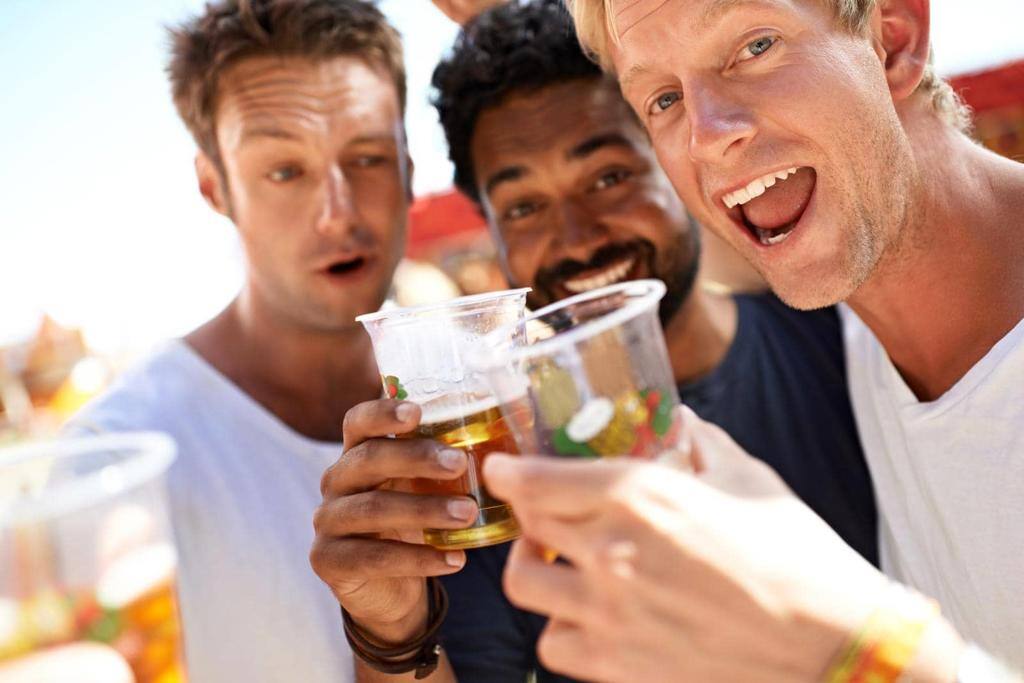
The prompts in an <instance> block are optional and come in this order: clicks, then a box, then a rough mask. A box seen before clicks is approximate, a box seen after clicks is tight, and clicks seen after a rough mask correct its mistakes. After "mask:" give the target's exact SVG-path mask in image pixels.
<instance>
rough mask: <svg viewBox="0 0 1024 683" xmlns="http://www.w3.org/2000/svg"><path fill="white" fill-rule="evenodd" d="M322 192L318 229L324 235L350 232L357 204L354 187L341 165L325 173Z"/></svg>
mask: <svg viewBox="0 0 1024 683" xmlns="http://www.w3.org/2000/svg"><path fill="white" fill-rule="evenodd" d="M322 193H323V198H322V200H321V201H322V206H321V209H320V215H319V217H318V218H317V222H316V231H317V232H319V233H320V234H322V235H330V234H342V233H345V232H348V230H349V229H350V228H351V226H352V223H353V219H354V216H355V205H354V203H353V201H352V187H351V185H350V184H349V182H348V180H347V179H346V178H345V173H344V171H342V169H341V168H340V167H339V166H332V167H331V168H330V169H329V170H328V172H327V173H326V174H325V176H324V180H323V189H322Z"/></svg>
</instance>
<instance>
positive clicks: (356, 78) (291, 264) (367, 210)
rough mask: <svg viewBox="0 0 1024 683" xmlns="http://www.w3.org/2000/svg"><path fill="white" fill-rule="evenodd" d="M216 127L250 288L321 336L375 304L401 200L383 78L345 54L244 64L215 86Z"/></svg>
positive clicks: (401, 165)
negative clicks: (217, 94) (321, 332)
mask: <svg viewBox="0 0 1024 683" xmlns="http://www.w3.org/2000/svg"><path fill="white" fill-rule="evenodd" d="M216 120H217V136H218V143H219V147H220V150H221V155H222V157H223V165H224V178H225V179H226V181H227V192H226V193H224V197H223V199H224V201H223V204H224V206H223V207H222V209H223V210H225V211H227V212H229V213H230V215H231V218H232V220H233V221H234V222H235V224H236V225H237V227H238V232H239V235H240V236H241V239H242V243H243V248H244V250H245V254H246V256H247V261H248V282H249V290H250V292H251V293H252V294H253V295H254V296H255V297H256V298H257V299H258V300H259V301H260V302H263V303H264V304H265V305H266V306H268V307H269V309H270V310H271V311H272V312H273V313H274V314H275V315H278V316H281V317H283V318H287V319H289V320H292V321H294V322H295V323H296V324H299V325H304V326H312V327H314V328H319V329H334V328H344V327H350V326H352V325H354V322H353V319H354V317H355V316H356V315H358V314H359V313H364V312H367V311H372V310H375V309H376V308H377V307H379V306H380V304H381V302H382V301H383V298H384V295H385V293H386V291H387V288H388V286H389V283H390V280H391V275H392V273H393V271H394V268H395V266H396V265H397V262H398V259H399V257H400V256H401V253H402V251H403V250H404V239H405V220H406V219H405V214H406V209H407V205H408V193H407V188H408V180H409V178H408V170H409V166H408V160H407V158H406V155H405V143H404V139H403V133H402V121H401V113H400V111H399V102H398V95H397V91H396V89H395V86H394V84H393V83H392V82H391V81H390V79H389V78H388V77H387V76H386V75H385V74H384V73H383V72H382V71H381V70H378V69H374V68H372V67H371V66H369V65H368V64H366V63H365V62H364V61H362V60H360V59H357V58H354V57H338V58H333V59H329V60H325V61H321V62H309V61H305V60H300V59H271V58H259V59H250V60H245V61H243V62H241V63H239V64H238V65H236V66H235V67H233V68H232V69H230V70H229V71H228V73H227V74H226V75H225V77H224V79H223V80H222V85H221V93H220V98H219V100H218V106H217V118H216Z"/></svg>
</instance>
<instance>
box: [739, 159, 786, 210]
mask: <svg viewBox="0 0 1024 683" xmlns="http://www.w3.org/2000/svg"><path fill="white" fill-rule="evenodd" d="M798 170H799V167H797V166H794V167H792V168H787V169H786V170H784V171H778V172H776V173H769V174H768V175H765V176H762V177H760V178H757V179H755V180H752V181H750V184H748V185H747V186H746V187H743V188H740V189H739V190H736V191H735V192H730V193H729V194H727V195H725V196H724V197H722V203H723V204H725V208H727V209H731V208H732V207H734V206H742V205H743V204H746V203H747V202H749V201H750V200H751V199H754V198H755V197H760V196H761V195H763V194H764V193H765V190H766V189H767V188H769V187H772V186H773V185H775V183H777V182H778V181H780V180H785V179H786V178H788V177H789V176H791V175H793V174H794V173H796V172H797V171H798Z"/></svg>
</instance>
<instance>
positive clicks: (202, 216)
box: [0, 0, 1024, 442]
mask: <svg viewBox="0 0 1024 683" xmlns="http://www.w3.org/2000/svg"><path fill="white" fill-rule="evenodd" d="M379 5H380V6H381V8H382V9H383V10H384V11H385V12H386V13H387V15H388V16H389V17H390V19H391V20H392V22H393V23H394V24H395V25H396V26H397V27H398V29H399V30H400V31H401V33H402V35H403V37H404V40H405V45H406V62H407V68H408V70H409V90H410V91H409V108H408V113H407V116H406V121H407V127H408V131H409V138H410V146H411V151H412V155H413V157H414V159H415V161H416V177H415V181H414V189H415V193H416V196H417V201H416V202H415V204H414V205H413V207H412V209H411V236H410V241H409V248H408V253H407V255H408V257H409V259H408V260H407V261H406V262H405V263H403V265H402V266H401V268H400V271H399V273H398V276H397V280H396V291H395V298H396V299H397V300H398V301H399V302H401V303H412V302H414V301H415V300H422V299H432V298H433V299H436V298H447V297H449V296H453V295H455V294H459V293H472V292H476V291H487V290H490V289H495V288H500V287H502V286H503V284H504V283H503V279H502V277H501V273H500V270H499V269H498V267H497V264H496V263H495V261H494V254H493V248H492V246H491V244H490V240H489V238H488V236H487V233H486V231H485V230H484V226H483V222H482V220H481V219H480V217H479V215H478V214H477V213H476V210H475V208H474V207H473V206H472V205H470V204H469V203H468V202H466V201H465V200H463V199H462V198H461V197H460V196H458V195H456V194H455V193H453V192H452V191H451V189H450V188H451V167H450V165H449V163H448V160H447V150H446V148H445V143H444V138H443V135H442V133H441V130H440V127H439V126H438V124H437V118H436V115H435V113H434V110H433V108H432V107H430V105H429V82H430V74H431V71H432V70H433V67H434V65H435V64H436V62H437V61H438V59H439V58H440V56H441V55H442V54H443V53H444V51H445V50H446V49H447V48H448V46H449V45H450V44H451V43H452V41H453V39H454V37H455V35H456V32H457V27H456V26H455V24H453V23H452V22H450V21H449V20H448V19H447V18H446V17H445V16H443V15H442V14H441V13H440V12H439V11H438V10H437V9H436V8H435V7H434V6H433V5H432V4H431V3H430V2H428V1H427V0H382V1H381V2H380V3H379ZM201 6H202V2H201V1H200V0H146V2H136V1H129V0H107V1H106V2H99V3H97V2H85V1H84V0H2V1H0V64H2V65H3V66H2V67H0V92H2V93H3V103H4V104H3V106H2V107H0V131H2V132H0V135H2V136H3V144H2V150H3V154H2V162H0V188H3V189H2V193H3V194H2V200H0V442H2V441H4V440H5V439H13V438H16V437H17V436H19V435H20V436H24V435H25V434H26V433H28V432H32V433H38V432H45V431H49V430H50V429H52V428H53V426H54V425H55V424H57V423H58V422H59V420H60V419H61V418H62V417H63V416H64V415H66V414H67V413H68V412H70V411H73V410H74V409H76V408H77V407H78V406H79V405H80V404H81V403H82V401H84V400H85V399H86V398H88V397H89V396H90V395H92V394H93V393H95V392H96V391H98V390H100V389H101V388H102V387H103V386H104V385H105V384H106V383H107V382H108V381H109V379H110V378H111V377H112V376H113V374H114V373H115V372H116V371H117V369H119V368H120V367H123V365H124V364H125V363H127V362H129V361H130V360H131V359H132V358H133V357H135V356H137V355H138V354H139V353H142V352H144V351H145V350H147V349H148V348H149V347H150V346H151V345H152V344H154V343H155V342H157V341H159V340H161V339H163V338H166V337H169V336H175V335H181V334H183V333H185V332H187V331H189V330H190V329H192V328H193V327H195V326H196V325H198V324H199V323H201V322H203V321H204V320H206V319H207V318H209V317H211V316H212V315H214V314H215V313H216V312H217V311H219V310H220V309H221V308H222V307H223V306H224V305H225V304H226V303H227V302H228V301H229V300H230V299H231V297H232V296H233V295H234V294H235V292H236V291H237V289H238V287H239V285H240V282H241V277H242V273H241V263H240V258H239V253H238V248H237V244H236V240H235V236H234V231H233V228H232V226H231V224H230V223H229V222H228V221H227V220H226V219H223V218H221V217H219V216H217V215H216V214H214V213H213V212H211V211H210V210H209V209H208V208H207V206H206V205H205V203H204V202H203V200H202V198H201V197H200V196H199V193H198V191H197V190H196V187H195V178H194V175H193V170H192V158H193V154H194V144H193V142H192V140H191V138H190V137H189V135H188V134H187V132H186V131H185V128H184V126H183V125H182V124H181V123H180V121H179V120H178V118H177V115H176V114H175V112H174V109H173V106H172V105H171V101H170V97H169V93H168V87H167V84H166V80H165V78H164V74H163V66H164V59H165V46H166V39H165V35H164V28H163V27H164V26H165V25H167V24H170V23H175V22H176V21H178V20H180V19H182V18H183V17H185V16H186V15H188V14H190V13H192V12H195V11H197V10H198V9H199V8H200V7H201ZM932 13H933V36H932V37H933V43H934V45H935V50H936V59H937V64H938V68H939V72H940V73H941V74H942V75H943V76H945V77H947V78H950V79H951V80H952V81H953V83H954V86H955V87H956V88H957V90H958V91H960V92H961V94H962V95H963V96H964V97H965V99H966V100H967V102H968V103H969V104H970V105H971V106H972V107H973V108H974V109H975V111H976V113H977V135H978V137H979V139H981V140H982V142H984V144H986V145H988V146H989V147H991V148H992V149H995V150H996V151H998V152H1000V153H1002V154H1005V155H1007V156H1010V157H1013V158H1018V159H1021V160H1024V40H1022V39H1021V37H1020V33H1019V31H1020V27H1021V26H1024V2H1022V0H973V1H972V2H964V0H932Z"/></svg>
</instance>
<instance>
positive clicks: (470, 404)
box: [420, 394, 498, 425]
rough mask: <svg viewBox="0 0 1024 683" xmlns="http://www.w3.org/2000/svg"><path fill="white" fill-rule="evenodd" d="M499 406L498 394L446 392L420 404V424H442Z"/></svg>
mask: <svg viewBox="0 0 1024 683" xmlns="http://www.w3.org/2000/svg"><path fill="white" fill-rule="evenodd" d="M497 407H498V398H497V397H496V396H484V397H480V396H474V395H472V394H469V395H467V394H445V395H444V396H439V397H438V398H436V399H434V400H432V401H429V402H427V403H424V404H423V405H421V406H420V408H421V410H422V411H423V417H422V418H421V419H420V424H424V425H427V424H442V423H444V422H451V421H452V420H461V419H462V418H465V417H469V416H470V415H476V414H477V413H482V412H484V411H485V410H491V409H493V408H497Z"/></svg>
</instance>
